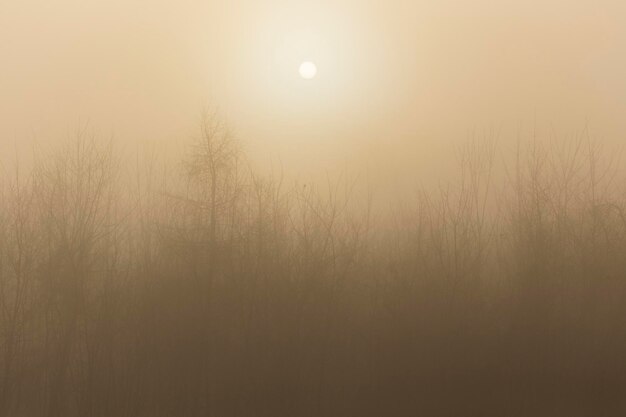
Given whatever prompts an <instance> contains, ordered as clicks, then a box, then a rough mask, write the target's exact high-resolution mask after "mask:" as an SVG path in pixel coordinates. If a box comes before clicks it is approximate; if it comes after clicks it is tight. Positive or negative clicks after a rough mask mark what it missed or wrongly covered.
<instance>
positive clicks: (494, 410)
mask: <svg viewBox="0 0 626 417" xmlns="http://www.w3.org/2000/svg"><path fill="white" fill-rule="evenodd" d="M513 154H514V158H513V160H514V162H513V163H512V164H508V166H509V168H508V169H506V170H504V169H503V170H502V171H498V175H496V174H495V173H494V172H495V171H494V169H493V166H494V161H496V160H498V159H499V158H500V157H499V153H498V152H496V149H495V148H494V147H492V146H485V145H477V146H471V147H467V148H465V149H464V150H463V151H462V152H461V153H460V158H459V167H460V176H459V179H458V181H456V182H454V183H452V184H450V185H446V186H441V187H440V188H439V191H437V192H431V193H426V192H424V193H419V195H418V196H417V197H416V198H407V199H406V202H405V204H404V205H402V207H398V208H396V209H392V210H391V212H392V213H391V214H382V212H381V211H380V210H372V203H371V201H370V200H369V198H368V197H367V195H365V197H363V196H362V195H361V194H359V193H358V192H357V191H355V189H356V188H358V186H356V185H354V186H353V185H350V184H348V183H347V182H346V181H337V182H331V185H329V186H328V187H324V188H320V187H313V186H307V187H305V186H301V185H294V186H287V185H285V184H281V180H280V178H279V177H274V178H272V177H268V176H260V175H257V174H255V173H254V172H251V170H250V169H249V168H248V165H247V164H245V163H244V161H243V159H242V157H241V155H239V152H238V149H237V147H236V143H235V142H234V141H232V140H231V139H230V138H229V137H228V135H226V134H225V133H224V132H223V131H222V130H221V129H220V127H219V125H217V124H215V123H212V122H211V121H210V120H208V121H206V122H205V123H204V124H203V129H202V135H201V137H200V138H199V140H198V141H197V142H196V143H195V144H194V146H192V147H190V150H189V152H188V155H187V157H186V158H185V159H184V161H182V162H181V163H180V164H179V165H178V166H177V167H178V168H177V169H169V170H164V169H161V168H159V166H158V164H150V163H138V164H137V165H138V169H132V170H131V169H126V167H124V166H123V165H125V164H122V163H120V162H119V160H118V158H117V157H116V156H115V153H114V152H113V151H112V150H111V148H110V147H108V146H101V145H100V144H99V142H97V141H93V140H87V139H78V140H76V141H71V142H69V144H67V145H66V146H64V147H61V148H59V149H57V150H56V151H54V152H52V153H50V154H47V155H40V156H39V157H38V158H37V163H36V164H35V168H34V169H32V170H30V171H29V172H22V171H20V170H13V169H11V170H9V169H5V170H4V172H3V173H2V194H1V200H0V207H1V208H0V416H11V417H20V416H47V417H73V416H76V417H79V416H80V417H89V416H102V417H122V416H128V417H131V416H132V417H142V416H145V417H160V416H176V417H178V416H181V417H182V416H185V417H193V416H208V417H235V416H268V417H281V416H285V417H287V416H289V417H296V416H311V417H322V416H341V417H348V416H377V417H379V416H466V417H472V416H476V417H478V416H512V417H515V416H520V417H525V416H529V417H530V416H532V417H542V416H553V417H554V416H556V417H559V416H568V417H572V416H573V417H575V416H621V415H626V302H625V301H626V202H625V201H624V199H623V197H624V195H623V194H620V191H623V190H624V186H626V182H625V181H623V180H622V179H621V178H619V177H618V176H616V175H614V174H616V172H617V171H616V170H614V169H612V168H611V167H609V166H607V164H606V163H605V162H603V159H602V157H601V156H600V155H598V153H597V148H596V147H595V146H594V145H593V144H591V143H590V142H588V141H570V142H564V145H563V146H561V147H556V148H554V147H551V148H546V147H542V146H539V144H537V143H533V144H530V145H528V146H521V147H520V149H519V150H518V151H517V152H515V151H514V152H513ZM130 172H133V173H134V174H129V173H130ZM374 213H376V214H374Z"/></svg>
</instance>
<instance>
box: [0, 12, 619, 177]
mask: <svg viewBox="0 0 626 417" xmlns="http://www.w3.org/2000/svg"><path fill="white" fill-rule="evenodd" d="M0 39H2V42H1V43H0V56H1V57H2V61H1V62H2V65H1V66H0V91H2V94H1V95H0V114H2V123H1V124H0V144H1V145H2V149H5V150H6V149H9V150H12V149H13V147H14V145H15V143H22V144H23V143H26V142H28V141H30V142H32V141H33V140H34V141H38V142H43V143H50V142H51V141H57V140H60V139H62V138H64V137H66V136H67V135H68V132H71V131H73V130H74V129H76V128H77V126H83V125H85V124H89V125H90V126H91V127H93V128H94V129H95V130H97V131H98V132H100V133H101V134H102V135H104V136H115V137H116V138H117V139H118V140H119V141H120V142H121V143H124V144H130V146H134V144H135V143H138V142H139V143H145V142H158V143H165V144H171V143H174V142H180V141H181V140H185V139H187V138H188V137H189V136H191V135H192V134H193V132H195V128H196V127H197V123H198V120H199V117H200V114H201V113H202V111H203V109H205V108H206V107H207V106H208V107H211V108H216V109H218V110H219V112H220V114H221V115H222V116H223V118H224V119H225V120H227V121H228V123H229V125H230V127H231V129H232V130H233V131H234V132H235V134H236V135H237V137H238V138H239V139H240V140H241V141H242V142H244V143H245V146H246V148H247V149H248V151H249V153H250V156H251V157H252V158H253V159H254V160H256V161H258V162H259V163H261V164H265V165H267V164H269V163H270V161H273V163H276V161H281V163H282V164H284V165H288V166H289V167H291V168H293V167H297V168H298V169H299V170H300V171H301V172H303V173H306V174H307V175H308V174H311V173H315V172H317V171H320V170H322V171H323V170H326V169H334V168H337V167H338V166H341V167H345V166H346V165H348V166H355V167H363V166H375V167H376V169H379V170H381V171H382V170H384V171H385V172H386V173H387V174H388V175H390V176H391V177H392V178H396V177H398V176H403V175H407V173H410V174H418V175H422V176H423V175H428V173H429V172H430V170H431V169H435V168H436V167H437V166H438V165H439V164H440V162H441V161H442V160H444V159H446V158H448V154H449V152H450V149H452V148H454V147H455V146H456V145H458V144H459V143H462V142H463V141H465V140H466V139H467V138H468V137H469V136H471V135H478V136H484V135H485V134H486V132H496V133H497V135H498V137H500V138H501V140H503V141H513V140H515V138H517V137H519V136H528V135H530V134H531V133H533V132H534V133H537V132H539V134H538V136H541V137H543V138H547V137H549V136H553V135H557V136H561V137H567V136H572V135H574V134H576V133H579V132H581V131H582V130H584V129H585V128H588V129H589V131H590V132H591V135H592V136H593V137H595V138H600V139H602V140H603V141H606V142H612V143H617V144H619V143H621V142H622V141H623V136H624V132H625V130H626V122H625V121H624V118H623V112H624V109H625V108H626V78H625V77H624V76H623V74H624V73H625V72H626V54H624V50H626V6H624V3H623V2H621V1H619V0H599V1H579V2H571V1H566V0H548V1H539V0H531V1H524V2H522V1H514V0H505V1H499V2H490V1H483V0H479V1H449V0H444V1H437V2H434V1H391V2H382V1H380V2H375V1H372V2H363V1H320V2H304V1H282V2H281V1H242V0H239V1H228V2H216V1H189V0H187V1H181V2H176V3H172V2H165V1H161V0H157V1H151V2H148V1H121V0H112V1H106V2H105V1H93V0H92V1H70V0H59V1H55V2H49V1H44V0H23V1H8V0H7V1H4V2H2V4H1V5H0ZM305 59H311V60H313V61H316V62H317V64H318V66H319V69H320V72H319V76H318V77H317V78H316V79H315V80H313V81H312V82H306V81H305V80H301V79H299V77H298V75H297V65H299V63H300V62H301V61H302V60H305ZM433 161H437V162H433ZM418 167H419V168H418Z"/></svg>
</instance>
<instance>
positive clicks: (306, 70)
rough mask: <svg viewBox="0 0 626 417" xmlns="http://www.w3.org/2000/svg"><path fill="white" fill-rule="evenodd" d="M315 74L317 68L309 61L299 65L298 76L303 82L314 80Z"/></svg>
mask: <svg viewBox="0 0 626 417" xmlns="http://www.w3.org/2000/svg"><path fill="white" fill-rule="evenodd" d="M316 74H317V66H315V64H314V63H313V62H311V61H305V62H303V63H302V64H300V76H301V77H302V78H304V79H305V80H311V79H313V78H315V75H316Z"/></svg>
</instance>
